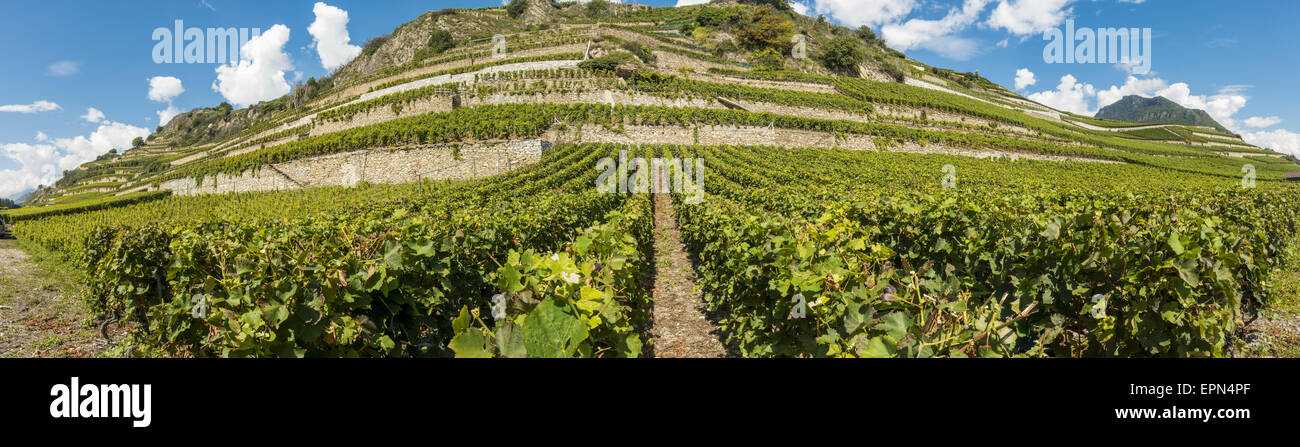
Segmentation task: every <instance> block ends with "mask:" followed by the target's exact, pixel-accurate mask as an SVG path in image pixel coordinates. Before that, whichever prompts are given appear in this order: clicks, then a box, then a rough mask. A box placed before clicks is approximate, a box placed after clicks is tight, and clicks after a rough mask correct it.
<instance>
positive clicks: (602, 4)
mask: <svg viewBox="0 0 1300 447" xmlns="http://www.w3.org/2000/svg"><path fill="white" fill-rule="evenodd" d="M611 9H612V8H611V7H610V5H609V0H591V2H588V3H587V17H590V18H593V19H594V18H597V17H608V16H609V12H610V10H611Z"/></svg>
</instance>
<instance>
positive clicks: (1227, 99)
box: [1017, 72, 1300, 156]
mask: <svg viewBox="0 0 1300 447" xmlns="http://www.w3.org/2000/svg"><path fill="white" fill-rule="evenodd" d="M1018 79H1019V72H1017V82H1018ZM1246 88H1247V87H1246V86H1240V85H1232V86H1227V87H1224V88H1221V89H1219V90H1218V91H1217V92H1215V94H1213V95H1196V94H1193V93H1192V89H1191V86H1189V85H1187V83H1185V82H1177V83H1173V84H1170V83H1169V82H1168V81H1165V80H1164V79H1160V78H1145V79H1143V78H1137V77H1134V76H1129V77H1128V78H1127V79H1125V81H1124V85H1119V86H1115V85H1112V86H1110V87H1109V88H1107V89H1105V90H1096V89H1094V88H1093V86H1092V85H1089V84H1082V83H1079V82H1078V80H1077V79H1075V78H1074V76H1071V75H1065V76H1064V77H1062V78H1061V83H1060V85H1058V86H1057V88H1056V90H1049V91H1045V92H1039V93H1034V94H1031V95H1029V99H1032V100H1034V101H1037V102H1039V103H1042V104H1044V105H1047V106H1049V107H1052V108H1055V109H1058V110H1065V111H1070V112H1074V113H1078V114H1081V115H1089V116H1091V115H1093V114H1095V113H1096V110H1097V109H1100V108H1102V107H1105V106H1108V105H1110V104H1113V103H1115V101H1118V100H1120V99H1121V98H1123V97H1125V96H1128V95H1138V96H1142V97H1146V98H1151V97H1155V96H1163V97H1165V98H1166V99H1169V100H1170V101H1173V102H1175V103H1177V104H1178V105H1181V106H1183V107H1186V108H1189V109H1199V110H1204V111H1205V112H1206V113H1209V114H1210V117H1211V118H1214V120H1215V121H1217V122H1218V123H1219V124H1222V125H1223V126H1224V127H1227V128H1228V130H1231V131H1233V132H1236V133H1238V134H1240V135H1241V137H1242V139H1243V140H1245V141H1246V142H1247V143H1250V144H1253V145H1256V146H1259V147H1263V148H1267V149H1272V150H1275V151H1278V152H1282V153H1286V154H1291V155H1295V156H1300V133H1295V132H1291V131H1288V130H1286V129H1275V130H1272V131H1259V132H1251V131H1248V130H1247V129H1248V128H1256V129H1258V128H1265V127H1269V126H1273V125H1276V124H1278V123H1280V122H1282V119H1281V118H1278V117H1276V116H1268V117H1258V116H1252V117H1249V118H1246V119H1237V118H1235V115H1236V114H1237V112H1239V111H1241V109H1242V108H1244V107H1246V103H1247V102H1248V101H1249V98H1248V97H1246V96H1245V95H1243V94H1242V92H1243V91H1244V90H1245V89H1246ZM1090 96H1095V99H1096V103H1097V108H1096V109H1094V108H1091V107H1089V106H1088V99H1089V97H1090Z"/></svg>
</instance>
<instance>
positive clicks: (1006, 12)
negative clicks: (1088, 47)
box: [985, 0, 1074, 36]
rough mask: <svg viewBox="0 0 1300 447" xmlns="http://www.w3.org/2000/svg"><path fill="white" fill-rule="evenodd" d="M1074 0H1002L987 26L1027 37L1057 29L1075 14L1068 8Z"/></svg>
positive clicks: (990, 15) (990, 16)
mask: <svg viewBox="0 0 1300 447" xmlns="http://www.w3.org/2000/svg"><path fill="white" fill-rule="evenodd" d="M1073 1H1074V0H1000V1H999V2H998V6H997V7H996V8H994V9H993V13H991V14H989V19H988V21H986V22H985V24H986V25H988V26H989V27H991V28H993V29H1005V30H1007V31H1009V32H1011V33H1012V34H1015V35H1019V36H1025V35H1030V34H1038V33H1042V32H1043V31H1047V30H1049V29H1052V28H1055V27H1057V26H1058V25H1060V24H1061V22H1063V21H1065V19H1066V17H1069V16H1070V15H1071V14H1073V13H1074V9H1073V8H1069V9H1067V8H1066V5H1069V4H1070V3H1071V2H1073Z"/></svg>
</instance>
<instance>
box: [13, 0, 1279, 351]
mask: <svg viewBox="0 0 1300 447" xmlns="http://www.w3.org/2000/svg"><path fill="white" fill-rule="evenodd" d="M733 3H734V4H733ZM624 6H626V5H624ZM546 8H555V10H554V11H553V12H552V14H554V15H553V16H550V17H543V18H541V19H539V18H537V17H533V16H529V17H525V18H516V17H514V15H513V14H514V13H512V12H510V10H509V9H508V8H506V7H502V8H487V9H482V10H448V11H442V12H439V13H430V14H426V15H424V16H421V18H420V19H419V20H417V21H413V22H411V23H408V24H405V25H402V26H401V27H398V29H396V30H394V32H393V34H392V35H387V36H384V37H383V39H378V40H376V41H374V42H377V43H373V45H372V44H371V43H368V44H366V49H365V50H364V51H363V53H362V56H360V57H359V59H357V61H358V62H354V63H351V64H349V65H347V66H345V67H344V68H343V69H341V70H339V71H338V72H337V73H338V75H337V76H339V79H338V80H337V81H336V80H334V79H321V80H316V79H312V80H311V82H310V85H311V87H310V88H308V87H300V88H299V89H298V90H295V91H294V93H291V94H290V95H287V96H286V97H285V98H281V99H277V100H274V101H268V102H266V103H263V104H259V105H257V106H255V107H253V108H248V109H245V111H244V112H240V111H232V110H229V105H226V108H225V109H224V110H223V109H222V108H220V107H218V108H210V109H204V110H202V112H204V113H203V114H198V113H196V114H194V115H193V116H185V117H182V118H177V119H178V120H180V121H178V122H177V123H174V124H169V125H168V126H170V127H167V128H164V127H159V129H160V130H159V132H157V133H155V134H154V135H153V136H151V137H150V138H149V140H148V141H145V142H141V143H138V144H137V145H136V146H135V147H133V148H131V149H130V150H126V151H124V152H122V153H120V154H119V153H117V152H116V151H115V152H113V154H111V156H105V157H102V158H103V159H101V160H96V161H94V162H90V163H86V164H85V165H83V166H81V167H79V168H77V169H76V170H72V171H69V173H68V174H67V176H65V177H64V180H62V181H60V184H57V185H55V186H54V187H52V188H51V189H50V190H49V191H42V193H41V194H40V195H39V200H37V201H35V202H34V205H33V206H28V207H25V208H19V209H15V210H9V211H5V212H4V217H5V219H6V221H8V222H12V223H13V224H14V227H13V230H14V233H15V235H17V237H18V238H19V239H20V240H21V243H22V244H24V245H25V246H26V247H29V248H31V249H33V250H41V251H43V252H44V251H48V252H51V253H55V254H57V255H58V256H60V257H61V258H62V259H63V260H64V261H66V262H68V263H70V264H72V265H75V266H76V268H77V269H78V270H80V271H82V272H84V274H85V281H84V282H85V284H84V285H85V289H86V290H85V294H84V296H81V297H78V299H79V300H81V301H82V302H83V304H84V306H85V307H86V308H88V309H90V311H91V312H92V313H93V320H94V322H93V324H94V325H98V328H99V329H100V331H101V332H103V333H104V334H106V335H105V337H107V334H108V333H110V332H111V331H110V328H117V329H118V330H120V331H121V333H123V334H124V336H123V340H121V341H120V342H121V343H125V344H127V345H129V348H128V349H126V350H125V351H126V352H127V353H128V354H131V355H135V356H145V357H155V356H175V357H646V356H656V355H660V354H663V353H662V352H657V351H656V347H657V346H656V344H657V343H663V341H662V340H665V339H666V336H665V335H664V331H665V329H664V327H665V326H666V324H665V323H664V322H663V321H661V319H662V318H663V317H662V315H665V314H673V312H675V311H680V310H681V309H667V310H666V309H664V308H663V307H656V306H657V305H658V306H665V304H662V303H665V302H667V301H668V300H665V299H663V297H665V296H666V295H667V294H679V295H681V296H686V297H688V298H689V299H687V300H685V301H680V300H679V301H674V302H686V301H691V300H694V301H695V302H698V304H699V308H698V309H686V311H685V312H684V313H682V315H687V317H689V318H692V319H694V320H699V321H707V322H708V323H707V325H706V326H709V327H710V328H713V329H715V331H714V333H716V335H708V334H705V335H707V336H708V337H715V338H714V340H715V341H716V342H717V344H719V345H723V346H725V348H726V351H727V352H729V353H732V354H733V355H739V356H744V357H805V358H806V357H840V358H844V357H913V358H915V357H1224V356H1233V355H1237V354H1239V352H1240V350H1239V346H1238V344H1239V342H1240V336H1239V332H1240V331H1241V330H1242V328H1243V327H1244V326H1245V325H1246V324H1247V323H1246V322H1247V321H1250V320H1252V316H1253V315H1255V314H1256V313H1257V312H1259V310H1260V309H1268V308H1272V307H1276V306H1277V305H1278V303H1279V302H1280V301H1281V300H1285V299H1290V298H1289V297H1288V296H1287V295H1286V294H1287V293H1295V291H1294V290H1289V289H1288V290H1280V289H1279V288H1278V283H1279V278H1282V279H1285V278H1287V277H1288V275H1293V274H1294V273H1295V272H1296V271H1297V269H1300V265H1297V264H1296V262H1297V261H1296V260H1297V259H1300V256H1298V255H1300V246H1298V245H1297V244H1296V242H1297V240H1296V238H1295V237H1294V235H1295V233H1296V231H1297V230H1298V229H1300V216H1298V215H1297V214H1296V213H1295V212H1294V209H1295V204H1296V203H1297V201H1300V185H1298V184H1296V183H1295V182H1291V181H1286V180H1284V179H1285V178H1287V177H1288V176H1289V175H1291V174H1294V173H1295V171H1300V165H1298V164H1296V163H1295V159H1294V158H1288V157H1284V156H1283V155H1282V154H1280V153H1276V152H1273V151H1270V150H1267V149H1263V148H1259V147H1255V146H1251V145H1248V144H1247V143H1245V142H1244V141H1242V140H1241V139H1240V137H1238V136H1236V135H1231V134H1226V133H1222V132H1218V131H1211V130H1206V129H1202V128H1199V127H1194V126H1191V127H1189V126H1181V125H1154V126H1151V125H1140V124H1134V123H1124V122H1118V121H1112V120H1104V119H1097V118H1092V117H1083V116H1078V115H1073V114H1069V113H1060V114H1059V116H1056V117H1055V118H1051V119H1049V118H1048V115H1050V114H1043V113H1031V109H1032V111H1033V112H1042V111H1045V110H1049V109H1048V108H1047V107H1046V106H1042V105H1039V104H1034V103H1032V102H1031V101H1029V100H1027V99H1025V98H1022V97H1019V96H1018V95H1016V94H1015V93H1013V92H1011V91H1009V90H1007V89H1005V88H1002V87H999V86H997V85H996V84H992V82H990V81H988V80H987V79H984V78H982V77H980V76H979V75H978V73H958V72H954V71H951V70H943V69H938V68H935V67H925V66H924V65H923V64H921V63H920V62H918V61H915V60H911V59H908V58H907V57H906V56H905V55H903V54H902V53H899V52H897V51H894V50H891V49H888V48H887V47H884V44H883V43H882V41H879V40H877V39H874V38H872V39H865V38H863V39H865V40H862V41H861V42H859V43H858V44H861V45H863V46H864V48H862V50H863V51H862V52H863V54H864V56H865V55H868V54H869V55H871V56H872V57H870V58H868V57H864V58H863V60H862V61H860V62H859V63H858V64H856V65H860V66H863V67H867V68H870V69H871V70H875V71H880V70H884V69H886V68H888V66H907V67H912V68H907V69H906V71H905V74H911V75H918V74H919V75H921V76H925V77H926V79H927V80H930V81H934V82H935V83H937V84H942V85H939V86H938V87H939V88H927V87H921V86H917V85H909V84H907V83H905V82H902V81H900V82H885V81H878V80H872V79H871V78H870V76H866V75H863V76H861V77H855V76H847V75H845V74H844V73H842V70H835V69H831V68H830V67H829V66H823V65H822V64H820V63H819V62H817V58H794V57H787V56H782V55H781V54H784V53H786V52H788V51H789V50H790V49H789V48H788V47H786V46H782V47H781V48H780V49H781V50H782V51H781V52H775V51H771V50H773V48H774V47H772V44H770V43H767V44H764V43H762V40H761V39H759V38H758V37H754V36H759V37H761V36H766V35H777V36H778V37H779V39H777V40H779V41H780V42H779V43H780V45H788V44H789V43H790V42H791V37H793V36H794V35H795V33H796V31H797V32H798V33H799V35H801V36H804V37H805V38H806V39H811V40H812V41H813V42H814V44H813V46H812V47H810V48H809V49H808V50H809V51H810V52H817V51H818V50H821V47H820V46H821V45H822V44H821V43H820V41H823V40H830V38H831V37H832V36H835V38H841V37H844V36H845V35H852V32H850V30H841V29H838V28H836V26H835V25H831V24H827V23H824V22H820V21H818V20H816V19H815V18H809V17H803V16H800V15H798V14H795V13H789V17H788V18H784V19H781V20H783V21H781V22H780V23H778V24H777V25H771V26H773V29H757V30H755V29H752V28H748V27H756V26H761V24H762V23H768V22H772V20H767V21H766V22H765V21H764V20H758V19H753V20H748V21H746V20H742V19H744V18H747V17H748V18H754V17H769V19H770V16H768V15H770V14H777V13H774V12H772V11H771V8H766V9H764V8H762V7H757V6H754V5H751V4H748V3H735V2H728V3H727V4H726V6H722V7H715V6H711V5H697V6H689V7H681V8H631V7H629V8H630V9H624V10H622V13H621V14H618V15H614V16H610V17H592V16H590V15H589V14H587V13H585V12H581V13H580V12H578V11H579V10H578V9H573V8H585V6H581V5H579V4H573V5H569V4H567V3H566V4H555V6H547V7H546ZM566 8H569V9H566ZM548 10H549V9H548ZM583 11H586V10H583ZM782 14H785V13H782ZM728 17H730V18H728ZM780 17H786V16H780ZM447 18H456V19H457V20H463V21H464V22H455V23H470V24H472V25H475V27H473V32H470V31H462V30H459V29H452V30H450V31H448V30H446V29H444V28H448V26H441V27H438V26H434V25H435V24H438V23H443V25H446V22H439V20H444V19H447ZM526 20H532V21H533V22H537V21H539V20H540V22H537V23H533V22H529V23H527V25H525V21H526ZM729 21H730V22H729ZM539 23H540V24H539ZM782 26H786V27H788V30H787V28H784V27H782ZM435 29H436V31H437V32H438V34H436V35H434V34H432V33H433V32H434V30H435ZM412 30H414V31H412ZM498 33H499V34H498ZM782 33H787V34H782ZM733 34H734V35H744V36H751V37H750V38H749V39H740V38H735V37H732V36H733ZM494 35H499V36H501V39H506V40H499V39H498V38H495V37H494ZM412 36H414V37H412ZM430 36H443V37H444V38H445V39H443V40H444V41H442V42H440V44H439V46H437V47H432V46H424V45H426V44H425V43H424V42H428V41H432V40H434V39H433V38H432V37H430ZM506 41H508V45H506V44H502V45H503V48H505V50H504V51H497V50H498V49H500V48H499V47H497V46H496V45H497V43H496V42H506ZM755 42H758V43H755ZM724 43H725V44H724ZM429 45H432V44H429ZM763 45H767V46H768V47H763ZM756 46H757V47H756ZM765 50H766V51H765ZM759 54H768V55H771V54H776V58H777V59H780V61H779V62H780V63H779V64H776V65H777V68H775V69H773V68H770V67H765V68H763V69H757V68H754V67H755V66H759V65H762V64H759V63H758V62H757V61H758V59H759V57H758V55H759ZM376 61H382V62H384V63H377V62H376ZM592 61H595V62H599V63H600V64H593V63H589V62H592ZM873 64H875V66H873ZM597 65H599V67H596V66H597ZM605 65H608V66H605ZM716 65H721V66H725V68H720V67H718V66H716ZM593 67H595V68H593ZM866 71H869V70H863V72H864V73H865V72H866ZM331 76H335V75H331ZM949 81H951V82H949ZM927 82H929V81H927ZM954 92H957V93H954ZM615 98H617V100H616V99H615ZM624 102H625V103H624ZM241 113H244V114H247V118H246V119H245V118H239V119H238V120H237V119H236V118H238V117H240V116H243V115H240V114H241ZM1053 113H1055V112H1053ZM218 115H220V116H222V118H220V120H221V121H204V120H210V119H216V118H210V117H212V116H218ZM205 117H209V118H205ZM187 120H188V121H187ZM241 120H242V121H241ZM204 128H220V129H222V132H221V133H211V134H210V135H209V134H204V135H207V136H204V137H202V138H198V137H193V136H192V135H195V134H196V133H194V132H196V131H195V130H194V129H204ZM708 132H713V133H712V134H711V135H713V137H711V138H713V139H711V140H708V141H707V142H702V138H701V135H702V133H703V134H707V133H708ZM778 132H781V135H783V136H784V137H783V138H777V137H776V136H775V135H777V134H778ZM718 135H722V136H718ZM727 138H731V141H725V140H726V139H727ZM196 139H197V141H195V140H196ZM535 140H546V141H545V144H539V145H538V147H545V148H546V149H545V150H544V151H543V152H541V153H540V155H539V156H537V157H535V159H534V158H529V159H528V160H527V162H525V163H520V164H510V165H509V168H508V170H507V172H501V171H496V172H497V173H496V174H495V175H490V176H485V177H479V176H477V174H474V175H462V176H459V177H455V178H446V179H442V180H436V181H433V180H428V178H429V177H428V176H427V175H426V174H428V173H427V172H421V171H423V170H424V169H423V168H421V169H416V167H415V166H414V165H419V163H412V162H411V161H410V160H408V159H402V158H400V156H401V154H402V153H404V152H407V153H410V152H414V151H413V150H414V149H422V148H429V147H433V146H437V147H439V148H442V147H443V146H446V149H447V151H446V152H447V153H450V154H452V155H451V156H450V157H448V161H447V162H446V165H445V166H435V168H437V169H438V170H454V169H460V168H465V167H467V166H475V165H474V163H478V162H481V160H478V161H476V160H475V159H473V157H467V156H466V157H463V156H462V153H461V147H462V145H464V146H468V145H492V144H499V145H509V144H511V143H514V142H519V141H535ZM814 140H816V141H814ZM552 141H553V142H554V144H552ZM615 141H617V142H619V143H614V142H615ZM691 141H693V144H686V143H685V142H691ZM719 141H722V142H723V143H726V144H722V143H719ZM821 141H826V143H822V142H821ZM758 142H762V143H761V144H759V143H758ZM769 142H770V143H769ZM733 143H734V144H733ZM349 154H362V157H363V159H364V160H366V163H371V162H373V163H374V165H373V167H369V168H368V167H367V166H369V165H362V166H360V167H358V166H357V165H356V164H355V163H353V162H352V161H349V160H351V159H347V160H345V156H347V155H349ZM395 154H397V155H395ZM407 156H410V155H409V154H407ZM430 157H432V156H430ZM302 161H314V162H319V163H320V164H319V165H317V166H323V167H313V168H312V169H315V170H316V172H315V174H318V175H320V176H322V177H324V176H325V175H324V174H320V172H321V171H328V172H326V174H329V175H333V174H334V173H335V171H338V172H341V173H348V174H345V175H340V176H338V177H347V178H350V179H351V181H348V182H346V183H343V182H335V183H311V182H304V183H301V184H300V183H298V182H297V181H294V180H293V179H292V178H291V177H290V175H289V174H286V173H285V172H284V171H283V170H281V168H282V167H283V166H284V165H285V164H288V163H293V162H302ZM329 163H334V164H329ZM512 163H513V160H512ZM419 166H423V165H419ZM692 167H693V169H694V170H693V171H692ZM365 169H379V170H384V169H387V170H391V171H392V172H400V174H401V176H406V177H405V178H407V181H410V182H409V183H367V181H366V179H365V178H361V179H360V181H358V176H357V172H362V173H364V170H365ZM463 170H465V171H469V172H477V171H475V170H472V169H463ZM304 171H306V170H304ZM260 173H276V174H278V175H283V177H284V178H286V179H289V181H286V182H281V183H277V186H275V189H268V188H266V187H264V185H258V184H255V183H254V180H256V177H257V175H258V174H260ZM408 174H409V175H408ZM625 174H626V175H625ZM218 175H221V176H223V177H221V178H223V179H231V180H221V181H222V182H223V183H224V182H227V181H231V182H238V181H247V182H248V184H246V185H240V186H241V187H245V189H231V190H232V191H241V192H234V193H229V194H206V193H200V194H194V195H184V194H188V193H189V192H190V191H188V189H187V190H186V191H181V190H180V189H177V190H176V191H172V190H168V189H167V188H168V187H169V186H167V185H168V184H169V183H171V184H174V183H180V181H185V182H188V181H189V179H193V180H194V181H193V182H190V183H191V184H194V185H197V186H202V185H203V184H204V182H205V181H214V179H216V178H218V177H217V176H218ZM295 175H297V174H295ZM611 175H612V176H611ZM394 177H398V176H394ZM250 178H251V179H253V180H249V179H250ZM381 181H383V180H381ZM321 185H324V186H321ZM609 185H616V186H614V187H613V188H611V187H609ZM174 188H175V187H174ZM258 188H261V189H258ZM611 189H614V190H615V191H612V192H611ZM669 228H671V231H667V229H669ZM665 246H668V247H676V246H680V247H682V250H681V251H683V252H685V253H683V254H682V256H681V257H682V258H689V262H688V263H687V264H688V265H673V266H672V267H671V268H674V269H681V270H683V271H684V272H685V274H681V273H683V272H674V271H669V267H668V266H667V265H668V262H667V258H666V255H665V249H664V248H662V247H665ZM679 274H680V275H679ZM666 277H672V278H674V280H676V279H677V278H679V277H681V278H688V279H686V280H683V281H684V283H672V282H669V281H665V278H666ZM663 284H671V285H667V286H665V285H663ZM670 311H672V312H670ZM88 324H91V323H88ZM696 335H699V334H696Z"/></svg>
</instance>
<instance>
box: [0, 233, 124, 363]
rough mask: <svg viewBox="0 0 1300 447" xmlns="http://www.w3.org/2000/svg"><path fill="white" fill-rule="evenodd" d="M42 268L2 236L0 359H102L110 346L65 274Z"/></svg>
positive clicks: (0, 262) (0, 260) (0, 243)
mask: <svg viewBox="0 0 1300 447" xmlns="http://www.w3.org/2000/svg"><path fill="white" fill-rule="evenodd" d="M54 275H57V273H53V272H46V271H42V270H41V269H40V268H38V267H37V266H36V265H35V264H34V263H33V262H32V260H31V259H30V258H29V257H28V256H27V253H25V252H23V251H22V250H21V249H19V248H18V244H17V243H16V241H14V240H9V239H4V240H0V357H99V356H103V355H104V351H106V350H107V349H109V348H110V344H109V343H108V342H107V341H105V340H104V339H103V337H100V336H99V333H98V332H97V329H96V328H94V327H89V328H88V327H83V326H82V319H83V318H85V317H86V315H87V313H86V311H85V307H84V306H83V305H82V304H81V302H80V301H79V298H78V297H76V296H69V295H72V294H70V293H67V292H65V290H67V289H68V287H69V286H68V282H67V281H63V279H66V278H59V277H57V276H54Z"/></svg>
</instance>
